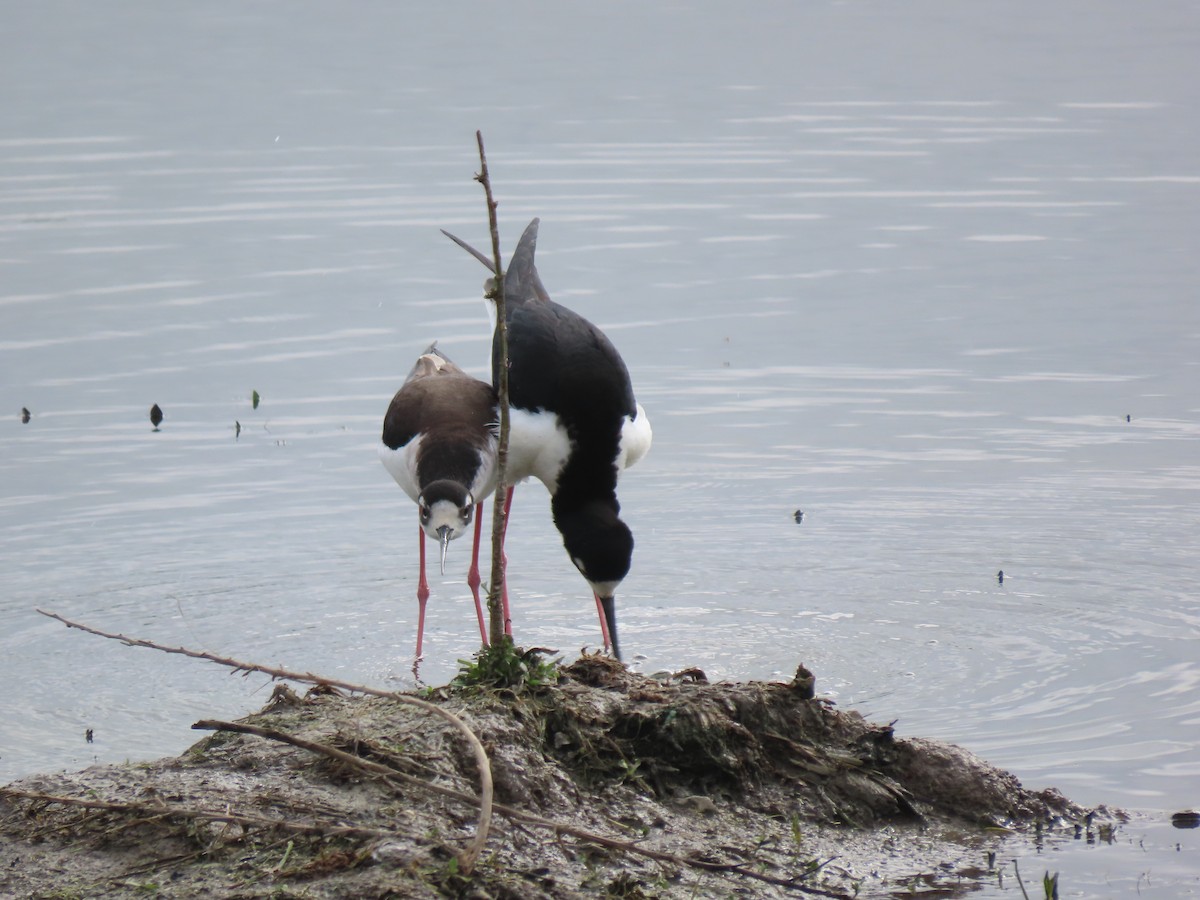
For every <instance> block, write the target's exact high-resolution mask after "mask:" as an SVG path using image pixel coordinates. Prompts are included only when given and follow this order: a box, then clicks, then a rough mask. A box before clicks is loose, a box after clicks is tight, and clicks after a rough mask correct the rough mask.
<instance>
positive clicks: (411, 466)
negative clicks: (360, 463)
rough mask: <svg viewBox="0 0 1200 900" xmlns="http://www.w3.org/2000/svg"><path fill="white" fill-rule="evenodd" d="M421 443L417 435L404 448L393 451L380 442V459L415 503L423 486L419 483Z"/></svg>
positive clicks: (419, 436)
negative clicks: (418, 465)
mask: <svg viewBox="0 0 1200 900" xmlns="http://www.w3.org/2000/svg"><path fill="white" fill-rule="evenodd" d="M420 443H421V435H417V436H416V437H415V438H413V439H412V440H411V441H409V442H408V443H407V444H405V445H404V446H403V447H400V448H398V449H396V450H393V449H392V448H391V447H389V446H388V445H387V444H385V443H384V442H383V441H380V442H379V459H380V461H381V462H382V463H383V467H384V468H385V469H387V470H388V472H389V473H390V474H391V476H392V477H393V478H395V479H396V484H398V485H400V487H401V488H403V489H404V493H406V494H408V498H409V499H410V500H412V502H413V503H416V502H417V498H418V497H419V496H421V486H420V485H419V484H418V483H417V452H418V450H417V448H418V446H419V445H420Z"/></svg>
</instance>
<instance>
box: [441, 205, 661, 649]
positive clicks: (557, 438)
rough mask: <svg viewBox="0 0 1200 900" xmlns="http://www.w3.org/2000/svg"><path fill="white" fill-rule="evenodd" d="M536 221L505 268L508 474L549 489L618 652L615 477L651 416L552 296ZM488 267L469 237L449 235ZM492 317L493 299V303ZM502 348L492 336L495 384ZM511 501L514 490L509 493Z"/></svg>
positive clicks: (641, 445)
mask: <svg viewBox="0 0 1200 900" xmlns="http://www.w3.org/2000/svg"><path fill="white" fill-rule="evenodd" d="M537 234H538V220H537V219H534V220H533V221H532V222H530V223H529V226H528V227H527V228H526V229H525V232H524V234H522V235H521V240H520V241H519V242H518V243H517V249H516V251H515V252H514V254H513V258H512V261H511V262H510V263H509V266H508V270H507V271H506V272H505V274H504V303H505V321H506V322H507V325H508V358H509V371H508V392H509V409H510V420H509V421H510V430H509V447H508V463H507V466H508V468H507V479H508V481H509V483H510V484H515V483H516V482H517V481H520V480H523V479H525V478H527V477H529V476H530V475H534V476H536V477H537V478H538V480H539V481H541V482H542V484H544V485H545V486H546V488H547V490H549V491H550V497H551V500H550V509H551V512H552V513H553V515H554V524H555V526H556V527H557V528H558V530H559V533H560V534H561V535H562V539H563V546H564V547H565V548H566V550H567V555H568V556H569V557H570V558H571V562H573V563H574V564H575V567H576V568H577V569H579V571H580V572H581V573H582V574H583V577H584V578H585V579H587V582H588V584H589V585H591V587H592V591H593V592H594V593H595V596H596V606H597V610H598V611H599V614H600V629H601V633H602V634H603V636H604V643H605V646H611V648H612V652H613V655H614V656H616V657H617V658H618V659H620V655H621V654H620V649H619V646H618V644H617V619H616V604H615V601H614V599H613V595H614V593H615V591H616V589H617V586H618V585H619V584H620V583H621V581H622V579H624V578H625V576H626V575H627V574H628V573H629V565H630V561H631V559H632V557H633V534H632V532H630V530H629V527H628V526H627V525H626V524H625V523H624V522H622V521H621V518H620V515H619V513H620V510H621V507H620V504H619V503H618V502H617V477H618V475H619V473H620V472H621V470H622V469H625V468H627V467H629V466H631V465H633V464H634V463H635V462H637V461H638V460H639V459H641V458H642V457H643V456H644V455H645V454H646V451H647V450H649V449H650V441H651V431H650V422H649V420H648V419H647V418H646V413H645V410H643V409H642V407H641V406H640V405H639V404H638V403H637V401H636V400H635V399H634V396H633V385H632V382H631V381H630V378H629V370H628V369H627V368H626V367H625V362H624V361H623V360H622V359H621V355H620V354H619V353H618V352H617V349H616V348H615V347H614V346H613V345H612V342H611V341H610V340H609V339H608V338H607V337H606V336H605V334H604V332H602V331H601V330H600V329H599V328H597V327H596V326H595V325H593V324H592V323H591V322H589V321H588V320H587V319H585V318H583V316H581V315H579V314H578V313H575V312H572V311H571V310H569V309H567V308H566V307H564V306H560V305H559V304H557V303H555V302H554V301H553V300H551V299H550V297H549V295H548V294H547V293H546V289H545V287H543V286H542V282H541V279H540V278H539V277H538V272H537V268H536V266H535V265H534V252H535V250H536V249H537ZM446 236H447V237H449V238H450V239H451V240H453V241H454V242H455V243H457V244H458V245H459V246H461V247H462V248H463V249H465V250H467V251H468V252H469V253H471V254H472V255H473V256H474V257H475V258H476V259H479V260H480V261H481V262H483V264H484V265H485V266H487V267H488V268H489V269H491V268H492V263H491V262H490V261H489V260H488V259H487V257H485V256H483V254H481V253H480V252H479V251H477V250H475V249H474V248H472V247H471V246H469V245H468V244H466V243H464V242H463V241H461V240H459V239H458V238H456V237H454V235H451V234H448V233H447V235H446ZM489 310H490V311H491V313H492V319H493V322H492V324H493V326H494V325H495V304H489ZM500 365H501V360H500V348H499V346H498V342H496V341H495V340H493V343H492V383H493V385H498V384H499V376H500ZM505 503H506V504H511V503H512V488H511V487H510V488H509V490H508V496H507V497H506V498H505Z"/></svg>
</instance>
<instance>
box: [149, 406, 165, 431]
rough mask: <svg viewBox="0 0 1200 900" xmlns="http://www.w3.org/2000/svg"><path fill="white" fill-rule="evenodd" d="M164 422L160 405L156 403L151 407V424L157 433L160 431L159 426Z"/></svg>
mask: <svg viewBox="0 0 1200 900" xmlns="http://www.w3.org/2000/svg"><path fill="white" fill-rule="evenodd" d="M162 420H163V412H162V410H161V409H159V408H158V404H157V403H155V404H154V405H153V406H152V407H150V424H151V425H153V426H154V430H155V431H158V426H159V425H161V424H162Z"/></svg>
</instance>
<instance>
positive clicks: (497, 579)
mask: <svg viewBox="0 0 1200 900" xmlns="http://www.w3.org/2000/svg"><path fill="white" fill-rule="evenodd" d="M475 142H476V143H477V144H478V145H479V174H478V175H476V176H475V180H476V181H478V182H479V183H480V184H482V185H483V194H484V197H485V199H486V200H487V211H488V227H489V229H490V230H491V235H492V262H491V263H490V266H491V268H492V278H491V279H490V282H489V287H488V295H487V296H488V299H489V300H491V301H492V302H493V303H495V304H496V332H495V334H494V335H492V353H493V359H495V356H496V355H498V356H499V377H498V378H497V379H496V394H497V397H498V399H499V408H500V438H499V443H498V444H497V447H496V471H497V480H496V494H495V498H496V499H495V502H494V503H493V504H492V577H491V583H490V584H489V585H488V620H489V621H488V631H489V635H488V639H489V640H490V642H491V644H492V645H493V646H499V644H500V642H501V641H502V640H503V639H504V635H505V634H506V632H507V630H508V623H507V622H505V621H504V615H503V609H502V606H501V602H500V595H501V592H502V591H503V590H504V582H505V576H506V573H505V571H504V532H505V528H506V524H507V523H506V521H505V520H506V518H507V510H506V509H505V503H504V500H503V499H502V495H503V494H505V493H506V491H507V489H508V483H507V480H506V479H507V475H508V430H509V410H508V323H507V322H506V321H505V310H504V263H503V261H502V260H501V259H500V227H499V225H498V224H497V222H496V199H495V197H494V196H493V195H492V180H491V177H490V176H489V175H488V165H487V155H486V154H485V153H484V151H483V132H481V131H476V132H475ZM472 253H474V251H472ZM483 261H484V263H485V264H487V260H486V259H484V260H483Z"/></svg>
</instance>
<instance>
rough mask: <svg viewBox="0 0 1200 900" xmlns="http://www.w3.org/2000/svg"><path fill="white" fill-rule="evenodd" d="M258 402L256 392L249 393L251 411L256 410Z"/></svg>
mask: <svg viewBox="0 0 1200 900" xmlns="http://www.w3.org/2000/svg"><path fill="white" fill-rule="evenodd" d="M258 400H259V397H258V391H251V392H250V408H251V409H258Z"/></svg>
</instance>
